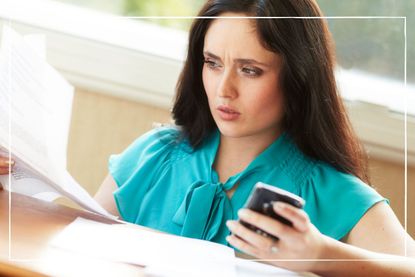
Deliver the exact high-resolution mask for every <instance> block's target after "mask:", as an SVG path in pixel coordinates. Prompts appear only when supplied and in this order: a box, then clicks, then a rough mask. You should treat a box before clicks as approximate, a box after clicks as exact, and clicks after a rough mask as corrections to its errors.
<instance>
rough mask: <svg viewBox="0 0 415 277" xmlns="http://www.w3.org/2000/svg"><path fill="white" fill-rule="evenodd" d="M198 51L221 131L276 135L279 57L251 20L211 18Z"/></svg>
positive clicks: (280, 106)
mask: <svg viewBox="0 0 415 277" xmlns="http://www.w3.org/2000/svg"><path fill="white" fill-rule="evenodd" d="M222 16H244V14H235V13H224V14H222ZM203 55H204V59H205V63H204V66H203V85H204V88H205V90H206V94H207V97H208V100H209V107H210V111H211V113H212V116H213V118H214V120H215V122H216V124H217V126H218V128H219V130H220V132H221V133H222V135H224V136H228V137H235V138H236V137H245V136H258V135H260V136H272V137H274V138H275V136H276V135H278V134H279V132H280V131H281V130H280V129H281V119H282V117H283V111H284V108H283V107H284V105H283V104H284V103H283V101H284V99H283V95H282V92H281V90H280V85H279V73H280V69H281V65H282V59H281V57H280V56H279V55H278V54H276V53H273V52H270V51H268V50H266V49H265V48H264V47H263V46H262V45H261V43H260V41H259V38H258V35H257V32H256V28H255V21H254V20H253V19H249V18H242V19H236V18H235V19H229V18H218V19H215V20H214V21H213V22H212V23H211V25H210V27H209V29H208V31H207V33H206V36H205V41H204V49H203Z"/></svg>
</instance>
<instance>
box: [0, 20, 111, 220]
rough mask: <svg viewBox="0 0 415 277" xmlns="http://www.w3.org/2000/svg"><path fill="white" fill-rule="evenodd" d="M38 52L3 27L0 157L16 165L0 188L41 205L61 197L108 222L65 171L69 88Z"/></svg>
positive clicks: (69, 100)
mask: <svg viewBox="0 0 415 277" xmlns="http://www.w3.org/2000/svg"><path fill="white" fill-rule="evenodd" d="M40 48H41V47H40ZM38 49H39V47H35V48H34V47H31V45H30V44H29V43H28V42H27V40H25V39H24V38H23V37H22V36H20V35H19V34H18V33H16V32H15V31H14V30H13V29H11V28H10V27H8V26H4V27H3V32H2V41H1V48H0V114H1V116H0V155H2V156H6V157H7V156H8V155H9V154H8V153H11V157H12V159H13V160H14V161H15V162H16V164H15V166H14V168H13V172H12V174H10V176H9V175H5V176H0V183H1V184H2V185H3V186H4V187H5V188H6V189H8V190H11V191H14V192H17V193H22V194H25V195H29V196H33V197H36V198H39V199H42V200H46V201H52V200H54V199H56V198H57V197H59V196H64V197H67V198H69V199H70V200H72V201H74V202H75V203H77V204H78V205H80V206H81V207H83V208H85V209H87V210H89V211H92V212H95V213H99V214H102V215H105V216H109V217H112V216H111V215H110V214H109V213H108V212H106V211H105V210H104V209H103V208H102V207H101V206H100V205H99V204H98V203H97V202H96V201H95V200H94V199H93V198H92V197H91V196H90V195H89V194H88V193H87V192H86V191H85V189H83V188H82V187H81V186H80V185H79V184H78V183H77V182H76V181H75V180H74V178H72V176H71V175H70V174H69V173H68V172H67V170H66V151H67V144H68V134H69V126H70V119H71V111H72V99H73V91H74V88H73V87H72V86H71V85H70V84H69V83H68V82H67V81H66V80H64V79H63V78H62V77H61V76H60V74H59V73H58V72H57V71H56V70H55V69H54V68H52V67H51V66H50V65H49V64H48V63H46V61H45V60H44V58H43V57H42V55H41V54H40V53H39V50H38ZM9 177H10V178H9Z"/></svg>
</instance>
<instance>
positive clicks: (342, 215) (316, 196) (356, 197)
mask: <svg viewBox="0 0 415 277" xmlns="http://www.w3.org/2000/svg"><path fill="white" fill-rule="evenodd" d="M300 195H302V197H303V198H304V199H306V204H305V207H304V209H305V211H306V212H307V213H308V215H309V216H310V220H311V222H312V223H313V224H314V225H315V226H316V227H317V229H319V230H320V232H321V233H323V234H325V235H327V236H330V237H332V238H334V239H337V240H340V239H342V238H343V237H344V236H346V235H347V234H348V233H349V232H350V231H351V230H352V229H353V227H354V226H355V225H356V224H357V222H358V221H359V220H360V219H361V218H362V216H363V215H364V214H365V213H366V212H367V211H368V210H369V209H370V208H371V207H372V206H373V205H375V204H376V203H378V202H380V201H386V202H387V203H389V201H388V200H387V199H385V198H383V197H382V196H381V195H380V194H379V193H377V192H376V191H375V190H374V189H373V188H372V187H370V186H369V185H367V184H365V183H364V182H363V181H361V180H360V179H359V178H357V177H355V176H353V175H350V174H346V173H342V172H339V171H337V170H336V169H334V168H333V167H331V166H329V165H324V164H320V165H317V166H316V167H315V168H314V170H313V174H312V176H311V178H309V179H308V180H307V182H306V184H305V186H302V188H301V193H300Z"/></svg>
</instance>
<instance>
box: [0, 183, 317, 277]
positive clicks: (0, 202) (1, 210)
mask: <svg viewBox="0 0 415 277" xmlns="http://www.w3.org/2000/svg"><path fill="white" fill-rule="evenodd" d="M9 210H10V212H9ZM77 217H83V218H86V219H91V220H95V221H98V222H101V223H108V224H117V223H118V222H117V221H113V220H111V219H108V218H106V217H103V216H100V215H97V214H93V213H90V212H86V211H82V210H78V209H73V208H69V207H66V206H62V205H59V204H55V203H49V202H45V201H41V200H38V199H35V198H32V197H28V196H24V195H21V194H16V193H10V194H9V192H8V191H6V190H3V189H2V188H1V186H0V276H3V274H5V273H6V274H7V276H44V275H52V276H64V277H65V276H145V274H144V270H143V268H142V267H140V266H137V265H131V264H126V263H119V262H112V261H105V260H102V259H97V258H94V257H91V256H85V255H82V254H79V253H73V252H70V251H66V250H63V249H58V248H55V247H52V246H49V245H48V243H49V241H50V240H51V239H52V238H53V237H54V236H55V235H57V234H58V233H59V232H60V231H62V230H63V229H64V228H65V227H66V226H67V225H68V224H70V223H71V222H72V221H74V220H75V219H76V218H77ZM131 227H132V228H138V229H142V228H144V229H147V230H148V228H145V227H141V226H138V225H137V226H136V225H133V226H131ZM9 230H10V232H9ZM9 234H10V235H9ZM237 256H239V257H242V258H249V256H246V255H241V254H239V255H237ZM300 275H301V276H315V275H313V274H307V273H303V274H300Z"/></svg>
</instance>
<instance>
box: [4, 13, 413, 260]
mask: <svg viewBox="0 0 415 277" xmlns="http://www.w3.org/2000/svg"><path fill="white" fill-rule="evenodd" d="M127 18H136V19H144V18H162V19H163V18H164V19H173V18H174V19H195V18H206V19H214V18H233V19H236V18H252V19H256V18H262V19H266V18H274V19H278V18H281V19H284V18H298V19H308V18H311V19H316V18H321V19H336V18H339V19H340V18H341V19H349V18H350V19H354V18H359V19H366V18H367V19H373V18H383V19H386V18H395V19H397V18H398V19H403V20H404V39H405V52H404V57H405V68H404V74H405V76H404V86H405V88H406V86H407V60H406V59H407V34H406V30H407V26H406V23H407V21H406V16H405V17H401V16H398V17H397V16H390V17H389V16H350V17H348V16H339V17H336V16H322V17H223V16H219V17H198V16H184V17H183V16H182V17H171V16H167V17H154V16H150V17H127ZM7 22H8V24H9V25H10V26H11V25H12V24H11V19H8V21H7ZM9 78H11V76H9ZM9 80H10V79H9ZM405 97H407V93H405ZM10 99H11V97H10ZM9 108H10V117H9V149H10V151H11V150H12V149H11V100H10V103H9ZM404 124H405V127H404V133H405V134H404V135H405V140H404V151H405V160H404V164H405V177H404V178H405V215H404V218H405V219H404V221H405V226H404V227H405V231H406V232H407V165H408V164H407V162H408V157H407V154H408V153H407V150H408V149H407V147H408V145H407V101H405V111H404ZM10 159H11V155H9V160H10ZM9 167H10V166H9ZM9 181H10V176H9ZM407 259H408V257H407V236H405V256H402V258H401V257H399V258H396V259H392V258H391V259H352V260H351V259H323V260H321V259H317V260H316V259H284V260H281V259H267V260H264V259H253V260H254V261H278V260H280V261H353V262H355V261H401V260H407ZM9 260H10V261H20V262H22V261H33V260H31V259H20V260H19V259H12V258H11V191H9ZM34 260H35V261H36V259H34Z"/></svg>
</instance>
